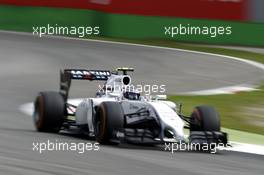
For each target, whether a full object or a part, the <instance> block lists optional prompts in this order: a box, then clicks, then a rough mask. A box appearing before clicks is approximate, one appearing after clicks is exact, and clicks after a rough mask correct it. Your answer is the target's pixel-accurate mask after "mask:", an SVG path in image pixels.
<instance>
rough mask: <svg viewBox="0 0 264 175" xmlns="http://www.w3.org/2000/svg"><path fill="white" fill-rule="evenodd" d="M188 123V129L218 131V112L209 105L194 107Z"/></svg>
mask: <svg viewBox="0 0 264 175" xmlns="http://www.w3.org/2000/svg"><path fill="white" fill-rule="evenodd" d="M190 123H191V124H190V131H220V117H219V114H218V112H217V111H216V110H215V109H214V108H213V107H210V106H198V107H196V108H195V109H194V111H193V113H192V114H191V122H190Z"/></svg>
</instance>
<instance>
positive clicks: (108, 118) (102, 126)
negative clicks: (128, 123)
mask: <svg viewBox="0 0 264 175" xmlns="http://www.w3.org/2000/svg"><path fill="white" fill-rule="evenodd" d="M94 127H95V137H96V141H97V142H99V143H100V144H109V143H110V142H111V141H110V140H111V139H112V138H113V137H114V132H117V131H118V130H119V129H122V128H123V127H124V112H123V109H122V107H121V104H120V103H118V102H112V101H109V102H102V103H101V104H100V106H99V107H98V109H97V112H96V116H95V121H94Z"/></svg>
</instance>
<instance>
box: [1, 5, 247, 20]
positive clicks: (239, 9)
mask: <svg viewBox="0 0 264 175" xmlns="http://www.w3.org/2000/svg"><path fill="white" fill-rule="evenodd" d="M248 3H249V0H0V4H9V5H17V6H47V7H64V8H80V9H91V10H100V11H104V12H110V13H119V14H136V15H148V16H167V17H179V18H204V19H222V20H238V21H244V20H247V19H248V7H249V4H248Z"/></svg>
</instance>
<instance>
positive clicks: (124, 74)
mask: <svg viewBox="0 0 264 175" xmlns="http://www.w3.org/2000/svg"><path fill="white" fill-rule="evenodd" d="M133 70H134V69H132V68H118V69H116V71H112V72H111V71H108V70H80V69H66V70H62V71H61V73H60V91H59V92H40V93H39V95H38V96H37V98H36V100H35V103H34V114H33V119H34V124H35V127H36V129H37V130H38V131H40V132H59V131H61V130H64V131H67V130H71V129H73V128H75V129H78V130H79V132H81V133H85V134H88V136H90V137H95V138H96V140H97V141H98V142H99V143H100V144H109V143H117V144H118V143H121V142H126V143H148V144H152V143H153V144H156V143H157V144H158V143H167V142H175V143H179V142H185V143H186V142H188V143H194V142H195V143H202V144H203V143H217V144H218V143H223V144H227V134H226V133H223V132H221V131H220V118H219V115H218V113H217V112H216V111H215V109H214V108H212V107H209V106H198V107H196V108H195V109H194V111H193V113H192V114H191V115H190V116H189V117H188V116H185V115H183V114H182V112H181V107H180V106H181V105H176V104H175V103H173V102H171V101H166V100H165V99H166V98H165V96H161V95H157V96H155V97H152V98H150V97H147V96H142V95H141V94H140V93H138V92H137V91H135V90H131V89H130V88H127V87H129V85H131V77H130V76H129V75H128V72H132V71H133ZM72 80H90V81H95V80H96V81H104V82H105V84H104V86H103V88H101V89H100V90H98V91H97V92H96V94H95V95H96V96H95V97H94V98H85V99H83V100H80V101H79V102H78V105H73V104H71V103H69V102H68V101H69V100H68V96H69V89H70V86H71V81H72ZM116 86H119V87H121V88H114V87H116ZM184 128H188V129H189V130H190V135H189V136H188V137H185V135H184Z"/></svg>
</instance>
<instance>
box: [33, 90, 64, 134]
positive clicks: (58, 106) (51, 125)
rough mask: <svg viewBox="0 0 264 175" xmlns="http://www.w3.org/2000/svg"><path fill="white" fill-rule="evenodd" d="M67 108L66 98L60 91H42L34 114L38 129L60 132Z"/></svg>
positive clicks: (36, 102) (36, 101)
mask: <svg viewBox="0 0 264 175" xmlns="http://www.w3.org/2000/svg"><path fill="white" fill-rule="evenodd" d="M65 109H66V108H65V102H64V99H63V97H62V95H61V94H60V93H59V92H40V93H39V95H38V96H37V98H36V100H35V104H34V114H33V121H34V124H35V127H36V129H37V131H40V132H54V133H56V132H59V130H60V129H61V126H62V124H63V121H64V118H65V117H64V116H65V115H64V114H65Z"/></svg>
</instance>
